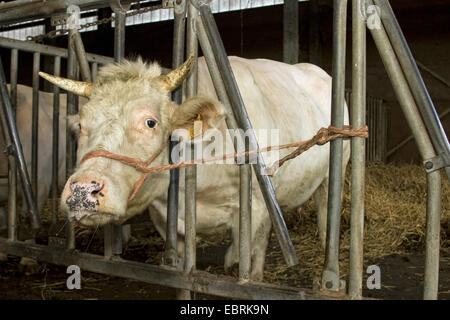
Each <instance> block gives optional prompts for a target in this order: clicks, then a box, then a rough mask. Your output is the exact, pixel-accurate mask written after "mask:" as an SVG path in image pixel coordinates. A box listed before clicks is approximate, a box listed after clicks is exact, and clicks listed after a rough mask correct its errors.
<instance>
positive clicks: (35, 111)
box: [31, 52, 41, 202]
mask: <svg viewBox="0 0 450 320" xmlns="http://www.w3.org/2000/svg"><path fill="white" fill-rule="evenodd" d="M40 61H41V54H40V53H37V52H36V53H34V54H33V97H32V124H31V185H32V187H33V194H34V195H35V198H34V201H36V202H37V198H38V144H39V130H38V128H39V69H40Z"/></svg>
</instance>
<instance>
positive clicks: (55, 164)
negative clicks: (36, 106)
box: [52, 56, 61, 228]
mask: <svg viewBox="0 0 450 320" xmlns="http://www.w3.org/2000/svg"><path fill="white" fill-rule="evenodd" d="M53 68H54V69H53V74H54V75H55V76H57V77H59V75H60V73H61V57H60V56H55V61H54V64H53ZM52 144H53V148H52V227H53V228H54V227H55V226H56V224H57V222H58V173H59V87H58V86H55V85H54V86H53V134H52Z"/></svg>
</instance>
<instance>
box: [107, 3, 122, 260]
mask: <svg viewBox="0 0 450 320" xmlns="http://www.w3.org/2000/svg"><path fill="white" fill-rule="evenodd" d="M111 8H112V9H113V10H114V14H115V27H114V60H115V61H116V62H118V63H120V62H121V61H122V60H123V59H124V57H125V19H126V16H125V14H126V11H125V10H124V9H123V8H122V7H121V5H120V2H119V1H117V2H111ZM122 233H123V228H122V225H111V226H110V237H111V238H110V239H106V238H105V256H108V255H107V253H108V254H109V250H110V249H109V248H107V247H108V246H112V248H111V253H112V254H113V255H116V256H119V255H121V254H122ZM106 235H107V232H106V228H105V237H106Z"/></svg>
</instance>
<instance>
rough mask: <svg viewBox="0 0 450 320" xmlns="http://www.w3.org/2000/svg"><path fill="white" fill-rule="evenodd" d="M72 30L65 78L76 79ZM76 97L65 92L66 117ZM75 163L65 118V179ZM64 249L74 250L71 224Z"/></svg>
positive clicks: (70, 135)
mask: <svg viewBox="0 0 450 320" xmlns="http://www.w3.org/2000/svg"><path fill="white" fill-rule="evenodd" d="M74 32H75V31H74V29H69V37H68V41H67V42H68V43H67V48H68V56H67V78H69V79H77V70H76V69H77V60H76V53H75V45H74V37H73V33H74ZM77 111H78V110H77V96H76V95H75V94H73V93H72V92H69V91H67V109H66V113H67V115H74V114H76V113H77ZM75 162H76V144H75V141H74V139H73V137H72V133H71V131H70V126H69V123H68V118H66V179H68V178H69V177H70V176H71V174H72V171H73V168H74V167H75ZM66 247H67V248H68V249H75V230H74V226H73V225H72V223H67V227H66Z"/></svg>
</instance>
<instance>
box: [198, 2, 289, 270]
mask: <svg viewBox="0 0 450 320" xmlns="http://www.w3.org/2000/svg"><path fill="white" fill-rule="evenodd" d="M192 1H193V3H194V4H195V6H196V7H197V8H198V9H199V10H200V13H201V18H202V22H203V24H204V26H205V31H206V34H207V36H208V39H209V41H210V43H211V48H212V51H213V53H214V56H215V58H216V61H217V65H218V66H219V70H220V72H221V75H222V78H223V80H224V83H225V86H226V90H227V93H228V96H229V98H230V101H231V105H232V107H233V112H234V114H235V117H236V119H237V121H238V123H239V127H240V128H242V129H243V130H244V131H245V132H247V133H249V135H248V136H249V138H250V146H252V148H253V147H254V148H257V147H258V142H257V140H256V136H255V133H254V132H253V128H252V125H251V123H250V120H249V118H248V114H247V111H246V109H245V106H244V102H243V100H242V97H241V94H240V92H239V88H238V86H237V83H236V79H235V77H234V75H233V71H232V70H231V66H230V62H229V61H228V57H227V55H226V52H225V48H224V46H223V42H222V40H221V38H220V33H219V30H218V28H217V25H216V23H215V21H214V17H213V15H212V13H211V8H210V7H209V5H208V4H207V3H204V2H200V1H196V0H192ZM257 160H258V161H257V163H256V164H254V165H253V168H254V170H255V174H256V177H257V179H258V183H259V186H260V188H261V192H262V194H263V197H264V200H265V202H266V206H267V209H268V211H269V214H270V217H271V220H272V224H273V227H274V230H275V233H276V235H277V237H278V241H279V242H280V247H281V250H282V252H283V255H284V258H285V260H286V262H287V264H288V265H290V266H293V265H296V264H297V263H298V259H297V255H296V253H295V249H294V246H293V245H292V241H291V239H290V237H289V233H288V230H287V228H286V224H285V222H284V219H283V216H282V213H281V209H280V207H279V205H278V201H277V199H276V196H275V191H274V189H273V185H272V182H271V180H270V178H269V176H267V175H266V174H265V172H266V171H265V170H266V166H265V164H264V159H263V158H262V156H261V154H258V155H257Z"/></svg>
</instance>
